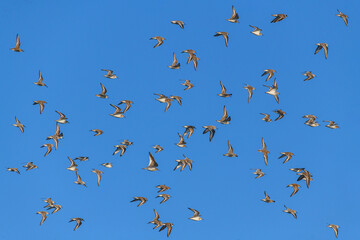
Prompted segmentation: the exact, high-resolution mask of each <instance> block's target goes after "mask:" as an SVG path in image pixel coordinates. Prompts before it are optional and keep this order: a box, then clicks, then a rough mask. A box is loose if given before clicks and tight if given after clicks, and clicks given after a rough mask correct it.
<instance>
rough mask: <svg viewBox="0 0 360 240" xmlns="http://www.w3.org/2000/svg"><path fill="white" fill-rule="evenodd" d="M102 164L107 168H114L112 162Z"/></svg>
mask: <svg viewBox="0 0 360 240" xmlns="http://www.w3.org/2000/svg"><path fill="white" fill-rule="evenodd" d="M101 165H102V166H104V167H106V168H112V167H113V165H112V163H102V164H101Z"/></svg>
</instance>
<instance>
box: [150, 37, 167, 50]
mask: <svg viewBox="0 0 360 240" xmlns="http://www.w3.org/2000/svg"><path fill="white" fill-rule="evenodd" d="M152 39H154V40H157V41H158V42H157V43H156V45H155V46H154V48H156V47H158V46H160V45H161V44H163V43H164V40H165V38H163V37H160V36H156V37H152V38H150V40H152Z"/></svg>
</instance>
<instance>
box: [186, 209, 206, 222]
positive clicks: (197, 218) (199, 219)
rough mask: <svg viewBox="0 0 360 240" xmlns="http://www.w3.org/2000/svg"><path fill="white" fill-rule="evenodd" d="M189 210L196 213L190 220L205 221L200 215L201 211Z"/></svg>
mask: <svg viewBox="0 0 360 240" xmlns="http://www.w3.org/2000/svg"><path fill="white" fill-rule="evenodd" d="M188 209H189V210H191V211H193V212H194V215H193V216H192V217H191V218H189V219H191V220H193V221H201V220H203V219H202V217H201V215H200V213H199V211H197V210H195V209H193V208H188Z"/></svg>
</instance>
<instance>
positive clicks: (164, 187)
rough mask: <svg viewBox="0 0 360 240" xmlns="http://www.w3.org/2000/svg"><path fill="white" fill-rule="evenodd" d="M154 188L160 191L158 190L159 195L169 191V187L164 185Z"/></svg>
mask: <svg viewBox="0 0 360 240" xmlns="http://www.w3.org/2000/svg"><path fill="white" fill-rule="evenodd" d="M156 188H158V189H160V190H159V191H158V193H160V192H165V191H166V190H169V189H170V187H168V186H166V185H157V186H156Z"/></svg>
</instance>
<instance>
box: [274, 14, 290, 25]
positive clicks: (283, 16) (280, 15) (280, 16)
mask: <svg viewBox="0 0 360 240" xmlns="http://www.w3.org/2000/svg"><path fill="white" fill-rule="evenodd" d="M272 16H273V17H275V18H274V19H273V20H272V21H271V23H276V22H280V21H282V20H284V19H285V18H287V15H286V14H282V13H280V14H273V15H272Z"/></svg>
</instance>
